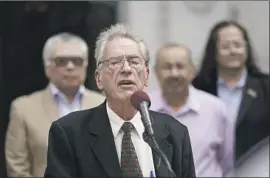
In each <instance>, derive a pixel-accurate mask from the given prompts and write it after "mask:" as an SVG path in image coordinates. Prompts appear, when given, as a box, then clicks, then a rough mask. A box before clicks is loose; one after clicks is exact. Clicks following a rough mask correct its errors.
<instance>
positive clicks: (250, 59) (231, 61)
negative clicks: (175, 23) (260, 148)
mask: <svg viewBox="0 0 270 178" xmlns="http://www.w3.org/2000/svg"><path fill="white" fill-rule="evenodd" d="M254 60H255V59H254V56H253V52H252V46H251V42H250V39H249V37H248V34H247V31H246V30H245V29H244V28H243V27H242V26H241V25H239V24H238V23H236V22H232V21H222V22H219V23H218V24H216V25H215V26H214V28H213V29H212V30H211V32H210V36H209V39H208V41H207V44H206V48H205V52H204V56H203V60H202V65H201V70H200V71H199V73H198V75H197V77H196V78H195V79H194V81H193V84H194V86H195V87H196V88H198V89H201V90H204V91H206V92H209V93H211V94H213V95H216V96H218V97H220V98H221V99H222V100H223V101H224V102H225V103H226V104H227V106H228V109H229V116H230V118H231V119H233V121H234V123H235V128H236V133H235V134H236V135H235V156H236V161H237V160H239V158H240V157H241V156H242V155H243V154H244V153H246V152H247V151H248V150H249V149H250V148H251V147H253V146H254V145H256V144H257V143H258V142H260V141H261V140H262V139H264V138H266V137H267V136H269V121H270V118H269V107H270V105H269V99H270V98H269V97H270V95H269V75H266V74H263V73H262V72H261V71H260V70H259V69H258V67H257V66H256V65H255V61H254Z"/></svg>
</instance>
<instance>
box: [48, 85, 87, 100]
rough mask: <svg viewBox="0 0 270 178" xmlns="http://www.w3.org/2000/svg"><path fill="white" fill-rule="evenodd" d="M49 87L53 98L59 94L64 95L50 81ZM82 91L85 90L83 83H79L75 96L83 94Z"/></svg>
mask: <svg viewBox="0 0 270 178" xmlns="http://www.w3.org/2000/svg"><path fill="white" fill-rule="evenodd" d="M49 88H50V90H51V92H52V94H53V96H54V97H55V98H56V97H59V96H65V95H64V94H63V92H61V91H60V90H59V89H58V88H57V87H56V86H55V85H54V84H52V83H50V84H49ZM84 92H85V87H84V86H83V85H80V87H79V90H78V91H77V93H76V95H75V98H77V97H81V96H83V94H84Z"/></svg>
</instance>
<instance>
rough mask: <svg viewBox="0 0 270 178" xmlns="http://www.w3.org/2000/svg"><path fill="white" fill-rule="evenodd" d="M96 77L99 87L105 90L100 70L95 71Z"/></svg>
mask: <svg viewBox="0 0 270 178" xmlns="http://www.w3.org/2000/svg"><path fill="white" fill-rule="evenodd" d="M95 79H96V84H97V87H98V89H100V90H103V85H102V82H101V75H100V71H99V70H96V71H95Z"/></svg>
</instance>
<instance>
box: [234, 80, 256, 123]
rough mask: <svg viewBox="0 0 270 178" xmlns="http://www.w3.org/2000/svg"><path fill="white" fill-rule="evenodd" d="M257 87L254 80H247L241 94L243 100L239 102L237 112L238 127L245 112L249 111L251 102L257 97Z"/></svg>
mask: <svg viewBox="0 0 270 178" xmlns="http://www.w3.org/2000/svg"><path fill="white" fill-rule="evenodd" d="M258 86H259V84H257V82H256V80H253V79H252V78H248V80H247V85H246V87H245V90H244V93H243V99H242V101H241V104H240V108H239V112H238V117H237V125H239V124H240V123H241V121H242V120H243V119H244V118H245V115H246V112H247V111H248V110H249V108H250V106H251V104H252V102H253V100H254V99H256V98H257V97H258V95H259V92H258V91H259V90H258Z"/></svg>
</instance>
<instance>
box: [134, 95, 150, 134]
mask: <svg viewBox="0 0 270 178" xmlns="http://www.w3.org/2000/svg"><path fill="white" fill-rule="evenodd" d="M130 100H131V104H132V106H133V107H134V108H136V109H137V110H138V111H139V112H140V114H141V116H142V117H141V119H142V122H143V125H144V128H145V131H146V132H147V134H148V135H149V136H154V130H153V127H152V120H151V117H150V114H149V107H150V105H151V101H150V98H149V96H148V95H147V94H146V93H145V92H143V91H137V92H134V93H133V94H132V95H131V98H130Z"/></svg>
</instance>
